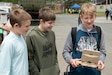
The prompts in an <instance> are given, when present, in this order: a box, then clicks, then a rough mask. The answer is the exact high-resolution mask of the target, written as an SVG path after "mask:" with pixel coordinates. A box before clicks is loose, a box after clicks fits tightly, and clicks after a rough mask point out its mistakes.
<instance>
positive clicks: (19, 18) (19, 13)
mask: <svg viewBox="0 0 112 75" xmlns="http://www.w3.org/2000/svg"><path fill="white" fill-rule="evenodd" d="M27 20H32V17H31V15H30V14H29V13H27V12H26V11H25V10H23V9H20V8H18V9H14V10H12V11H11V12H10V23H11V25H12V27H13V25H14V24H15V23H18V24H19V26H21V25H22V23H23V22H24V21H27Z"/></svg>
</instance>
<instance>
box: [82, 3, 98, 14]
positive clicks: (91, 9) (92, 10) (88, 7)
mask: <svg viewBox="0 0 112 75" xmlns="http://www.w3.org/2000/svg"><path fill="white" fill-rule="evenodd" d="M84 14H89V15H90V16H93V15H96V7H95V5H93V4H92V3H85V4H83V5H82V7H81V15H84Z"/></svg>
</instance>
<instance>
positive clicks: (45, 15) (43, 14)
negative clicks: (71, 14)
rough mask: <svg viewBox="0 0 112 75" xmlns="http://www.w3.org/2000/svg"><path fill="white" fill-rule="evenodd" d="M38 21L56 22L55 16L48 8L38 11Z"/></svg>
mask: <svg viewBox="0 0 112 75" xmlns="http://www.w3.org/2000/svg"><path fill="white" fill-rule="evenodd" d="M39 19H43V21H50V20H56V16H55V14H54V12H53V11H52V10H51V9H50V8H49V7H44V8H41V9H40V10H39Z"/></svg>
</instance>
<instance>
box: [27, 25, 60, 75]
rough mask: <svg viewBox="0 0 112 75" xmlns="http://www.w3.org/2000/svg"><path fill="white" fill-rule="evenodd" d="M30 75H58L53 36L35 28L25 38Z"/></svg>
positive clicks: (50, 32)
mask: <svg viewBox="0 0 112 75" xmlns="http://www.w3.org/2000/svg"><path fill="white" fill-rule="evenodd" d="M26 43H27V47H28V60H29V72H30V75H59V73H60V70H59V66H58V60H57V49H56V44H55V34H54V32H53V31H47V32H42V31H40V30H39V29H38V27H35V28H33V29H32V30H31V32H29V33H28V35H27V37H26Z"/></svg>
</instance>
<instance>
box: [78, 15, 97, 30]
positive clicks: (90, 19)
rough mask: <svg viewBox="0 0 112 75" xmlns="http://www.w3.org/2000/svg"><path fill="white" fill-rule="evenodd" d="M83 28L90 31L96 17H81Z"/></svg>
mask: <svg viewBox="0 0 112 75" xmlns="http://www.w3.org/2000/svg"><path fill="white" fill-rule="evenodd" d="M80 18H81V20H82V22H83V24H84V26H85V27H86V28H87V29H91V28H93V25H94V21H95V19H96V15H95V14H93V15H89V14H84V15H81V16H80Z"/></svg>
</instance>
